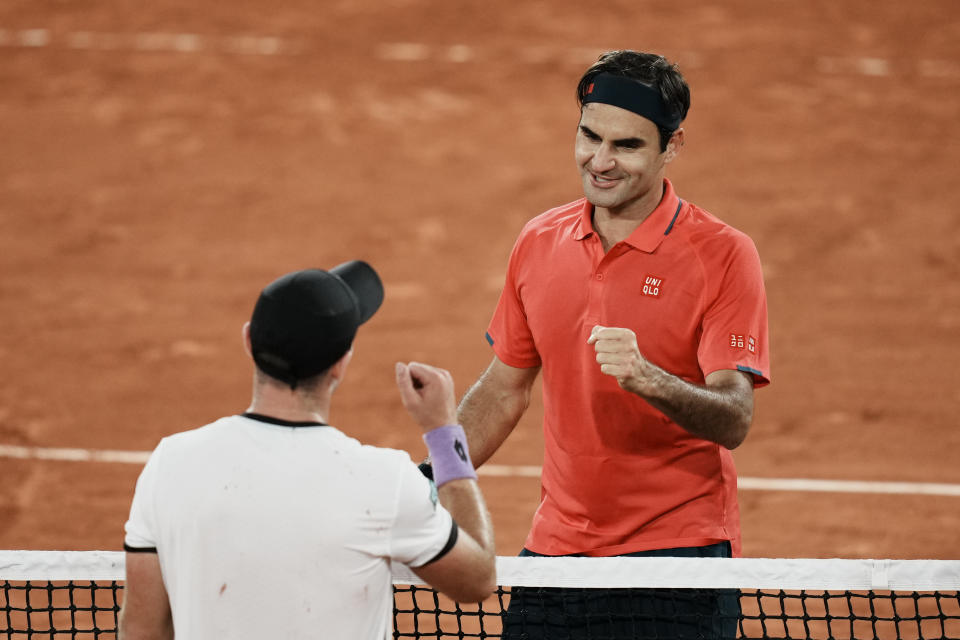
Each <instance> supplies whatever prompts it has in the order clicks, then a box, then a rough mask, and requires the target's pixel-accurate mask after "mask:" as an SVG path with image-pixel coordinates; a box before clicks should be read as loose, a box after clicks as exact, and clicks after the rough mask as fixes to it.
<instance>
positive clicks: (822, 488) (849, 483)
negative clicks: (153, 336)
mask: <svg viewBox="0 0 960 640" xmlns="http://www.w3.org/2000/svg"><path fill="white" fill-rule="evenodd" d="M149 457H150V452H149V451H118V450H113V449H76V448H63V447H27V446H23V445H10V444H0V458H14V459H20V460H53V461H60V462H114V463H122V464H144V463H145V462H146V461H147V459H148V458H149ZM540 469H541V468H540V467H539V466H536V465H506V464H485V465H483V466H482V467H480V469H478V470H477V473H478V474H479V475H481V476H488V477H500V478H539V477H540ZM738 486H739V488H740V489H743V490H745V491H800V492H810V493H876V494H887V495H891V494H892V495H925V496H955V497H960V484H947V483H935V482H879V481H865V480H818V479H812V478H752V477H740V478H739V480H738Z"/></svg>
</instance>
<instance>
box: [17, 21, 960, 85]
mask: <svg viewBox="0 0 960 640" xmlns="http://www.w3.org/2000/svg"><path fill="white" fill-rule="evenodd" d="M308 45H309V43H308V42H307V41H306V40H305V39H303V38H283V37H279V36H264V35H252V34H234V35H224V36H204V35H201V34H197V33H177V32H151V31H138V32H130V33H117V32H107V31H104V32H94V31H70V32H67V33H62V34H58V33H55V32H53V31H51V30H50V29H44V28H36V29H3V28H0V47H22V48H42V47H65V48H68V49H76V50H84V51H117V50H125V51H145V52H167V53H196V52H200V51H220V52H225V53H233V54H240V55H259V56H276V55H293V54H299V53H304V52H306V51H308V50H309V48H310V47H309V46H308ZM373 50H374V52H375V54H374V55H375V56H376V57H377V58H379V59H381V60H385V61H388V62H398V63H404V62H406V63H412V62H452V63H466V62H471V61H473V60H476V59H477V58H479V57H482V56H481V55H479V54H481V53H483V52H482V51H481V50H479V49H477V48H476V47H471V46H469V45H465V44H453V45H429V44H426V43H422V42H383V43H380V44H378V45H376V46H375V47H373ZM600 51H601V50H600V49H590V48H587V47H564V48H560V47H542V46H526V47H521V48H519V49H518V50H515V51H513V53H514V54H515V55H516V57H517V59H519V60H524V61H526V62H529V63H546V62H557V61H563V62H577V63H584V64H585V63H590V62H593V61H594V60H595V59H596V56H597V55H598V54H599V53H600ZM684 55H685V56H686V57H687V58H690V60H688V63H687V64H688V66H690V65H691V64H692V65H693V66H700V64H699V60H700V56H698V55H697V54H696V53H693V52H686V53H685V54H684ZM816 64H817V67H818V68H819V69H820V70H821V71H822V72H824V73H827V74H831V75H859V76H866V77H888V76H891V75H894V73H893V65H892V63H891V61H890V60H888V59H886V58H876V57H870V56H818V57H817V58H816ZM915 71H916V72H917V73H918V74H919V75H920V76H923V77H928V78H960V63H957V62H956V61H953V60H948V59H921V60H917V61H916V69H915Z"/></svg>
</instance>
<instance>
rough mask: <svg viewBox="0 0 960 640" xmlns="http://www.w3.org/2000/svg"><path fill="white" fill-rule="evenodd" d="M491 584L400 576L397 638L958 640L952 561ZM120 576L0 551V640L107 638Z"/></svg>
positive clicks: (682, 567)
mask: <svg viewBox="0 0 960 640" xmlns="http://www.w3.org/2000/svg"><path fill="white" fill-rule="evenodd" d="M497 571H498V577H499V582H500V584H501V585H502V586H500V587H499V588H498V589H497V592H496V593H495V594H494V595H493V596H491V597H490V598H489V599H488V600H486V601H485V602H483V603H482V604H479V605H458V604H456V603H453V602H451V601H450V600H448V599H447V598H445V597H443V596H441V595H438V594H437V593H436V592H434V591H432V590H431V589H429V588H427V587H426V586H424V585H423V584H422V582H421V581H420V580H419V579H418V578H416V576H414V575H413V574H412V573H411V572H409V570H407V569H405V568H398V570H397V571H396V572H395V574H394V634H393V635H394V638H395V639H400V638H423V639H437V640H440V639H445V638H459V639H462V638H501V637H502V638H515V639H516V638H551V639H564V638H571V639H572V638H578V639H579V638H583V639H588V638H589V639H590V640H602V639H612V638H648V637H649V638H734V637H736V638H811V639H820V638H823V639H831V640H832V639H838V640H846V639H857V640H860V639H868V638H873V639H878V640H888V639H889V640H893V639H903V640H921V639H922V640H930V639H933V638H936V639H941V640H943V639H947V638H957V639H960V561H953V560H843V559H824V560H821V559H793V560H783V559H753V558H749V559H748V558H741V559H721V558H695V559H693V558H503V557H501V558H498V559H497ZM123 577H124V555H123V553H121V552H105V551H0V637H2V636H3V635H4V634H5V635H6V637H7V638H8V639H10V638H17V639H19V638H50V639H55V638H78V639H86V638H115V637H116V626H117V613H118V612H119V609H120V604H121V602H122V597H123ZM511 600H513V601H514V602H513V606H512V607H511V606H510V603H511ZM319 637H322V633H320V634H319Z"/></svg>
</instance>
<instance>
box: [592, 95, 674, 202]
mask: <svg viewBox="0 0 960 640" xmlns="http://www.w3.org/2000/svg"><path fill="white" fill-rule="evenodd" d="M681 139H682V129H681V130H678V132H677V133H675V134H674V137H673V138H671V141H670V143H669V144H668V145H667V150H666V151H664V152H662V153H661V151H660V134H659V132H658V130H657V125H655V124H654V123H653V122H651V121H650V120H647V119H646V118H644V117H643V116H640V115H637V114H636V113H633V112H632V111H627V110H626V109H621V108H620V107H614V106H613V105H609V104H604V103H600V102H591V103H588V104H585V105H584V106H583V110H582V112H581V115H580V125H579V127H578V129H577V140H576V145H575V148H574V154H575V156H576V161H577V167H579V169H580V178H581V180H582V181H583V193H584V195H585V196H586V197H587V200H589V201H590V203H591V204H593V205H594V206H595V207H603V208H605V209H609V210H610V212H611V213H614V214H628V213H630V211H631V210H632V209H633V208H634V207H643V208H648V209H649V210H647V211H645V212H643V213H644V214H646V213H649V211H650V210H652V208H650V207H647V205H649V204H650V203H649V202H648V201H649V200H653V202H652V206H656V204H657V203H658V202H659V200H660V195H661V191H660V189H661V186H662V184H663V177H664V172H665V168H666V165H667V163H669V162H670V161H671V160H672V159H673V158H674V156H676V153H677V149H678V147H679V144H680V141H681Z"/></svg>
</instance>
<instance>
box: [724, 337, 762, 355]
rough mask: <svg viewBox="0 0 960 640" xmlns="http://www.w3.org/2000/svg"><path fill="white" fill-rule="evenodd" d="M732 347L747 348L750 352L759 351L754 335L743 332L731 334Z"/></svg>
mask: <svg viewBox="0 0 960 640" xmlns="http://www.w3.org/2000/svg"><path fill="white" fill-rule="evenodd" d="M730 348H731V349H746V350H747V351H749V352H750V353H756V352H757V339H756V338H754V337H753V336H748V335H744V334H741V333H731V334H730Z"/></svg>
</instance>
